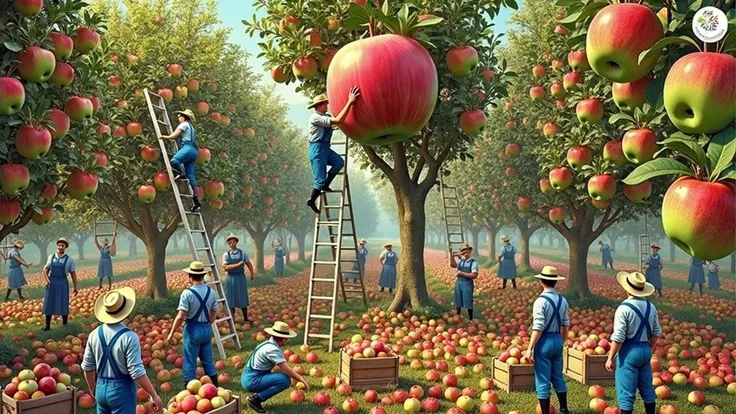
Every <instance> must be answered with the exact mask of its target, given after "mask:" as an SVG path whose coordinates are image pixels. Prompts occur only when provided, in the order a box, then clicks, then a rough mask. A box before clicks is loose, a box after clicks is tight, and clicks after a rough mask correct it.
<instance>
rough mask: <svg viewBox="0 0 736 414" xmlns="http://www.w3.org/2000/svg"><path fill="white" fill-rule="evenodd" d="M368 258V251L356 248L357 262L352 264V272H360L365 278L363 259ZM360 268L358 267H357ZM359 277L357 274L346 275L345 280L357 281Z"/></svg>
mask: <svg viewBox="0 0 736 414" xmlns="http://www.w3.org/2000/svg"><path fill="white" fill-rule="evenodd" d="M366 256H368V249H366V248H365V247H360V248H358V261H357V262H355V263H353V270H356V271H357V270H362V271H363V276H365V258H366ZM358 266H360V267H358ZM359 278H360V275H359V274H358V273H346V274H345V280H358V279H359Z"/></svg>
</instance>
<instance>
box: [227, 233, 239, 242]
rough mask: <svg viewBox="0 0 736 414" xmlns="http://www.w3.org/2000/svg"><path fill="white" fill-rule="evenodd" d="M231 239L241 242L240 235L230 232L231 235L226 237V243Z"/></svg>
mask: <svg viewBox="0 0 736 414" xmlns="http://www.w3.org/2000/svg"><path fill="white" fill-rule="evenodd" d="M230 239H235V243H239V242H240V239H239V238H238V236H236V235H234V234H232V233H230V235H229V236H227V239H225V243H227V242H229V241H230Z"/></svg>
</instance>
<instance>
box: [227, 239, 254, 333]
mask: <svg viewBox="0 0 736 414" xmlns="http://www.w3.org/2000/svg"><path fill="white" fill-rule="evenodd" d="M239 241H240V239H239V238H238V236H236V235H234V234H230V235H229V236H227V239H225V242H226V243H227V245H228V247H230V250H228V251H227V252H225V254H223V255H222V266H223V268H224V269H225V272H226V273H227V278H226V279H225V298H227V306H229V307H230V314H231V315H233V318H234V317H235V308H240V311H241V312H243V320H244V321H245V322H249V320H248V305H250V300H249V298H248V280H247V279H246V278H245V268H246V267H248V272H249V273H250V280H255V272H254V271H253V265H252V264H251V262H250V259H249V258H248V255H247V254H246V253H245V252H244V251H242V250H241V249H239V248H238V242H239Z"/></svg>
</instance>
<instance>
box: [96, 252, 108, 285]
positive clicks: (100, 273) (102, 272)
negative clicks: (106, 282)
mask: <svg viewBox="0 0 736 414" xmlns="http://www.w3.org/2000/svg"><path fill="white" fill-rule="evenodd" d="M97 277H98V278H100V279H105V278H112V256H111V255H110V246H104V247H103V248H102V249H100V264H98V265H97Z"/></svg>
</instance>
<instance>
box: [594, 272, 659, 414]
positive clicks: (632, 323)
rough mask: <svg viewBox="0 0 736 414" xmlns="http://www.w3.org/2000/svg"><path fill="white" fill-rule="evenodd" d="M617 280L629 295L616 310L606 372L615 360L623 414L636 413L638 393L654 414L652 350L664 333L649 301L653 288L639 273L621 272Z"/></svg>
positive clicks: (650, 413)
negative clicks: (635, 405)
mask: <svg viewBox="0 0 736 414" xmlns="http://www.w3.org/2000/svg"><path fill="white" fill-rule="evenodd" d="M616 279H617V280H618V283H619V284H620V285H621V287H622V288H623V289H624V290H625V291H626V292H627V293H628V294H629V297H628V298H626V300H624V301H623V302H621V305H620V306H619V307H618V308H617V309H616V314H615V316H614V318H613V333H611V350H610V351H609V352H608V360H607V361H606V369H607V370H608V371H613V367H614V362H613V361H614V358H616V363H615V366H616V399H617V400H618V406H619V408H620V409H621V414H632V413H633V412H634V400H635V399H636V390H637V389H638V390H639V394H641V398H642V400H644V409H645V411H646V414H654V410H655V408H656V405H655V399H656V395H654V387H653V386H652V366H651V365H650V360H651V359H652V347H654V345H655V344H656V342H657V338H658V337H659V335H660V334H661V333H662V328H661V327H660V325H659V317H658V316H657V309H656V308H655V307H654V305H653V304H652V303H651V302H649V300H647V299H646V297H648V296H651V295H652V294H653V293H654V290H655V288H654V286H653V285H652V284H651V283H647V281H646V277H645V276H644V275H642V274H641V273H639V272H634V273H627V272H619V273H618V275H616Z"/></svg>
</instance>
